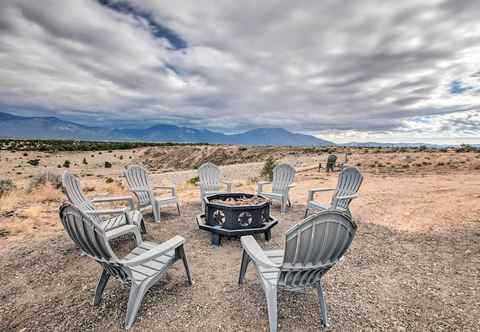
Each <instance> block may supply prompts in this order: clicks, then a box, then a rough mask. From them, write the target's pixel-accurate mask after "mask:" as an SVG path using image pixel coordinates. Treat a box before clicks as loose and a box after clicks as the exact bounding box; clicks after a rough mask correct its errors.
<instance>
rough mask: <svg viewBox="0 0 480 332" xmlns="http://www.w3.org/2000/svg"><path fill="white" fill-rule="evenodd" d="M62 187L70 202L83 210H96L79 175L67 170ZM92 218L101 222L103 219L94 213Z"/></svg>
mask: <svg viewBox="0 0 480 332" xmlns="http://www.w3.org/2000/svg"><path fill="white" fill-rule="evenodd" d="M62 187H63V190H64V191H65V194H66V195H67V198H68V200H69V201H70V203H72V204H73V205H75V206H77V207H78V208H79V209H80V210H83V211H95V206H94V205H93V203H92V202H91V201H90V200H89V199H87V198H86V197H85V195H84V194H83V192H82V185H81V183H80V179H79V178H78V177H77V176H75V175H73V174H72V173H70V172H69V171H65V172H64V173H63V176H62ZM92 218H93V219H94V220H95V221H96V222H98V223H99V222H101V219H100V218H99V217H98V216H96V215H92Z"/></svg>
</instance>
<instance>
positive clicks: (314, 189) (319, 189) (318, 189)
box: [308, 188, 336, 193]
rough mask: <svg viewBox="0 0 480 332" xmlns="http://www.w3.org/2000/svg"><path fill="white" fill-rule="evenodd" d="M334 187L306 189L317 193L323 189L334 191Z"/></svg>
mask: <svg viewBox="0 0 480 332" xmlns="http://www.w3.org/2000/svg"><path fill="white" fill-rule="evenodd" d="M335 190H336V188H312V189H308V191H311V192H312V193H319V192H323V191H335Z"/></svg>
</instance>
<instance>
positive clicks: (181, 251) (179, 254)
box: [175, 245, 192, 285]
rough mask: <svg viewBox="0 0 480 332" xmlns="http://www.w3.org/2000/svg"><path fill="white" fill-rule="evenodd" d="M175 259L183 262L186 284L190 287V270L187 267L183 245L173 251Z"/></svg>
mask: <svg viewBox="0 0 480 332" xmlns="http://www.w3.org/2000/svg"><path fill="white" fill-rule="evenodd" d="M175 251H176V254H177V257H178V258H181V259H182V261H183V266H184V267H185V273H186V274H187V279H188V284H189V285H192V276H191V274H190V268H189V267H188V260H187V255H185V249H184V248H183V245H181V246H180V247H178V248H176V249H175Z"/></svg>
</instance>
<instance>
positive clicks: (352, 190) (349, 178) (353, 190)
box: [305, 167, 363, 217]
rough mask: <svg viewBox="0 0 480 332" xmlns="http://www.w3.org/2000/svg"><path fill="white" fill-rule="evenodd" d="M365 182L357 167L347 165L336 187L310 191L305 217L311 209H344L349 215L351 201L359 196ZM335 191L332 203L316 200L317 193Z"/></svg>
mask: <svg viewBox="0 0 480 332" xmlns="http://www.w3.org/2000/svg"><path fill="white" fill-rule="evenodd" d="M362 182H363V176H362V174H361V173H360V171H359V170H358V168H356V167H345V168H344V169H343V170H342V171H341V172H340V175H339V176H338V182H337V187H336V188H316V189H310V190H309V191H308V198H307V209H306V210H305V217H306V216H307V215H308V211H309V210H310V209H315V210H329V209H337V210H342V211H344V212H345V213H347V214H348V215H351V212H350V208H349V205H350V202H351V201H352V200H353V199H354V198H357V197H358V196H359V194H358V190H359V189H360V186H361V185H362ZM328 191H333V192H334V193H333V195H332V199H331V201H330V204H322V203H320V202H317V201H315V197H314V196H315V193H318V192H328Z"/></svg>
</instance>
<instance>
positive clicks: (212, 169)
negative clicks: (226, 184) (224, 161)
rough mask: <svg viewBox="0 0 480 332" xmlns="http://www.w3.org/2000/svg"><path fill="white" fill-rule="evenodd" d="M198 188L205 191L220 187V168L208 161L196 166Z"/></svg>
mask: <svg viewBox="0 0 480 332" xmlns="http://www.w3.org/2000/svg"><path fill="white" fill-rule="evenodd" d="M198 177H199V179H200V189H201V190H202V191H203V192H205V191H217V190H219V188H220V169H219V168H218V167H217V166H216V165H214V164H212V163H210V162H208V163H205V164H203V165H202V166H200V167H199V168H198Z"/></svg>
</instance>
